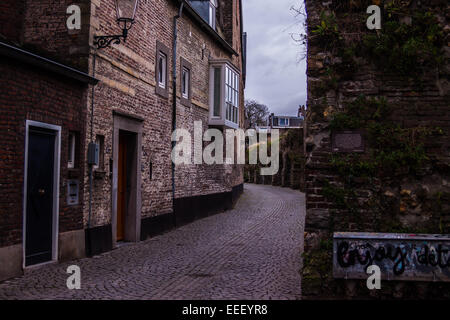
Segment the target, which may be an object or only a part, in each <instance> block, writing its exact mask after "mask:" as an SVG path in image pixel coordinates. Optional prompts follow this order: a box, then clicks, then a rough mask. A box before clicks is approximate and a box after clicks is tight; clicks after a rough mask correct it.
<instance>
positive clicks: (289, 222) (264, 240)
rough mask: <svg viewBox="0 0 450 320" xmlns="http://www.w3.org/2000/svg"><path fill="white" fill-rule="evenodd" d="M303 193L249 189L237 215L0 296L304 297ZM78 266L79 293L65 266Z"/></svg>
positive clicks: (30, 275) (45, 273)
mask: <svg viewBox="0 0 450 320" xmlns="http://www.w3.org/2000/svg"><path fill="white" fill-rule="evenodd" d="M304 214H305V212H304V195H303V194H302V193H300V192H298V191H294V190H291V189H286V188H279V187H272V186H264V185H245V191H244V194H243V195H242V197H241V198H240V200H239V201H238V203H237V205H236V207H235V209H234V210H230V211H227V212H224V213H222V214H218V215H215V216H212V217H208V218H205V219H202V220H199V221H196V222H194V223H192V224H189V225H187V226H184V227H181V228H178V229H176V230H173V231H170V232H168V233H166V234H163V235H161V236H158V237H154V238H152V239H149V240H147V241H143V242H140V243H137V244H125V245H122V246H120V247H119V248H118V249H116V250H113V251H112V252H108V253H105V254H102V255H100V256H96V257H93V258H86V259H82V260H78V261H72V262H67V263H62V264H53V265H46V266H43V267H41V268H39V269H35V270H32V271H29V272H27V273H26V274H25V275H24V276H22V277H20V278H16V279H12V280H8V281H5V282H3V283H0V299H89V300H92V299H200V300H203V299H299V298H300V295H301V294H300V293H301V287H300V273H299V271H300V268H301V250H302V248H303V221H304ZM72 264H76V265H78V266H80V268H81V290H68V289H67V287H66V280H67V278H68V276H69V275H68V274H67V273H66V269H67V267H68V266H69V265H72Z"/></svg>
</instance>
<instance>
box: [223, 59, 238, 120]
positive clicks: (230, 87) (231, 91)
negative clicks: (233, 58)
mask: <svg viewBox="0 0 450 320" xmlns="http://www.w3.org/2000/svg"><path fill="white" fill-rule="evenodd" d="M238 79H239V76H238V75H237V73H236V72H234V71H233V70H232V69H231V68H230V67H229V66H226V67H225V92H226V99H225V103H226V119H227V120H228V121H231V122H234V123H238V117H239V80H238Z"/></svg>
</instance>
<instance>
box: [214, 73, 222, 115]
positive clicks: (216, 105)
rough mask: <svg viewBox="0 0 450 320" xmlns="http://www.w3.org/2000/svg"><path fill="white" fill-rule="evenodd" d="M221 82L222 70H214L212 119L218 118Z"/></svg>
mask: <svg viewBox="0 0 450 320" xmlns="http://www.w3.org/2000/svg"><path fill="white" fill-rule="evenodd" d="M221 80H222V69H221V68H214V114H213V115H214V117H220V96H221V89H220V88H221V85H220V82H221Z"/></svg>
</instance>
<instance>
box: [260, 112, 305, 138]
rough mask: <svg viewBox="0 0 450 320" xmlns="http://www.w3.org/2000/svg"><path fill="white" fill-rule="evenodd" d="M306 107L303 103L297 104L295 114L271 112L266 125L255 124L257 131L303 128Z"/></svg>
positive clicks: (268, 131)
mask: <svg viewBox="0 0 450 320" xmlns="http://www.w3.org/2000/svg"><path fill="white" fill-rule="evenodd" d="M305 114H306V108H305V106H304V105H301V106H299V108H298V112H297V116H296V117H295V116H282V115H279V116H278V115H275V114H274V113H272V114H271V115H270V116H269V119H268V120H267V125H265V126H257V127H256V131H257V132H258V133H261V132H267V133H270V132H271V130H272V129H300V128H303V121H304V119H305Z"/></svg>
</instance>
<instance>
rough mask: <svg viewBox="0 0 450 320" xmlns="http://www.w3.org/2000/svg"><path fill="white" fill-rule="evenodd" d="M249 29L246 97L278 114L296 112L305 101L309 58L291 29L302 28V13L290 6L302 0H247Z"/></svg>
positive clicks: (244, 7) (296, 30) (245, 25)
mask: <svg viewBox="0 0 450 320" xmlns="http://www.w3.org/2000/svg"><path fill="white" fill-rule="evenodd" d="M242 2H243V10H244V31H245V32H247V37H248V40H247V57H248V58H247V83H246V89H245V98H246V99H252V100H256V101H258V102H260V103H262V104H265V105H267V106H268V107H269V109H270V111H271V112H273V113H275V114H278V115H294V116H295V115H297V110H298V105H300V104H306V60H303V61H300V60H301V59H300V56H301V51H302V47H300V46H299V45H298V44H297V43H295V41H294V40H292V38H291V33H299V32H301V31H302V29H303V27H302V23H301V18H300V17H297V18H296V17H295V13H294V12H293V11H292V10H290V8H291V7H292V6H295V7H299V6H300V4H301V2H302V1H300V0H297V1H295V0H276V1H272V0H244V1H242Z"/></svg>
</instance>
